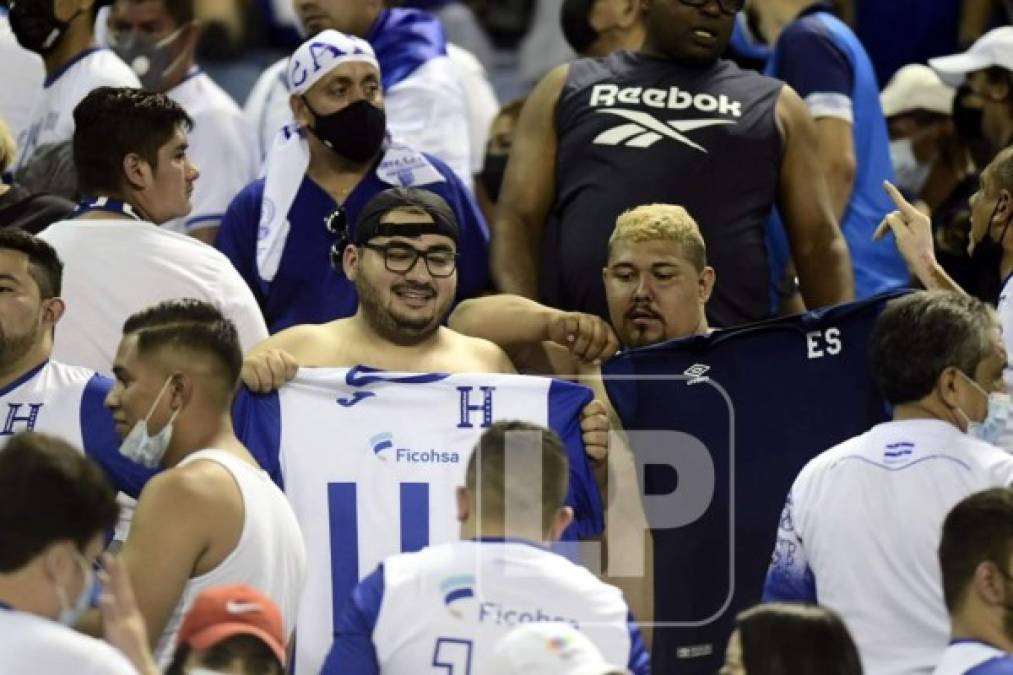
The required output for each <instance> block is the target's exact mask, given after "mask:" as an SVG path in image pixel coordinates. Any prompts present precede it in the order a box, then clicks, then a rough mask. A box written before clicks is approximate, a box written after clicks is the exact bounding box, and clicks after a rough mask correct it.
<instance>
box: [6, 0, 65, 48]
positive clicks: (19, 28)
mask: <svg viewBox="0 0 1013 675" xmlns="http://www.w3.org/2000/svg"><path fill="white" fill-rule="evenodd" d="M80 13H81V10H78V11H77V12H75V13H74V16H72V17H70V20H68V21H61V20H60V19H57V18H56V16H55V15H54V13H53V2H52V0H16V1H15V2H13V3H12V4H11V6H10V15H9V20H10V22H11V32H13V33H14V37H16V38H17V40H18V43H19V44H20V45H21V46H22V47H24V48H25V49H27V50H29V51H32V52H35V53H36V54H47V53H49V52H51V51H52V50H53V48H54V47H56V45H57V43H59V41H60V36H62V35H63V33H64V32H65V31H66V30H67V26H69V25H70V22H71V21H73V20H74V18H75V17H76V16H77V15H78V14H80Z"/></svg>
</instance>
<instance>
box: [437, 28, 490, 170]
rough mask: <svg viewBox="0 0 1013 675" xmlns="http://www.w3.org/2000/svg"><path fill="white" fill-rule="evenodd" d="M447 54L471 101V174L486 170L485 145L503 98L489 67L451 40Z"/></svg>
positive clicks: (469, 136) (469, 118)
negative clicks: (490, 79)
mask: <svg viewBox="0 0 1013 675" xmlns="http://www.w3.org/2000/svg"><path fill="white" fill-rule="evenodd" d="M447 56H448V57H449V58H450V60H451V62H452V63H453V64H454V67H455V68H457V72H458V77H460V79H461V85H462V86H463V87H464V93H465V98H466V100H467V103H468V143H469V145H470V146H471V173H472V174H478V173H481V172H482V165H483V164H484V163H485V146H486V143H487V142H488V140H489V131H490V129H491V127H492V122H493V120H495V119H496V115H497V113H499V101H498V100H497V99H496V92H495V91H493V88H492V85H491V84H490V83H489V78H488V76H487V75H486V73H485V68H483V67H482V64H481V63H480V62H479V60H478V59H477V58H475V55H474V54H472V53H471V52H469V51H468V50H466V49H462V48H461V47H458V46H457V45H452V44H450V43H449V42H448V43H447Z"/></svg>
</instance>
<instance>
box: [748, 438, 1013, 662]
mask: <svg viewBox="0 0 1013 675" xmlns="http://www.w3.org/2000/svg"><path fill="white" fill-rule="evenodd" d="M1011 483H1013V456H1011V455H1008V454H1007V453H1005V452H1004V451H1003V450H1001V449H999V448H997V447H995V446H993V445H989V444H988V443H983V442H981V441H979V440H977V439H975V438H972V437H971V436H968V435H967V434H964V433H962V432H961V431H960V430H959V429H958V428H956V427H955V426H953V425H951V424H948V423H946V422H943V421H940V420H905V421H895V422H886V423H883V424H879V425H877V426H875V427H873V428H872V429H870V430H869V431H867V432H866V433H864V434H862V435H860V436H856V437H854V438H851V439H849V440H847V441H845V442H844V443H841V444H840V445H837V446H835V447H833V448H831V449H830V450H827V451H826V452H824V453H822V454H821V455H819V456H818V457H816V458H815V459H813V460H811V461H810V462H809V463H808V464H807V465H806V466H805V468H803V469H802V471H801V472H800V473H799V475H798V478H796V479H795V483H794V485H793V486H792V488H791V492H790V494H789V495H788V500H787V503H786V505H785V508H784V512H783V513H782V514H781V521H780V524H779V527H778V531H777V544H776V546H775V549H774V555H773V560H772V562H771V567H770V570H769V572H768V574H767V583H766V587H765V589H764V600H789V601H790V600H796V601H810V602H811V601H818V602H819V604H821V605H825V606H827V607H830V608H831V609H834V610H836V611H837V612H838V613H839V614H840V615H841V617H842V618H843V619H844V622H845V623H846V624H847V626H848V628H849V629H850V631H851V635H852V636H853V637H854V639H855V643H856V644H857V645H858V651H859V654H860V655H861V657H862V664H863V666H864V669H865V672H867V673H870V674H872V675H894V674H897V675H899V674H901V673H905V674H906V673H931V672H932V669H933V668H934V667H935V665H936V664H937V663H938V662H939V658H940V656H941V655H942V653H943V650H944V649H945V648H946V644H947V640H948V638H949V628H950V620H949V616H948V615H947V612H946V607H945V605H944V603H943V591H942V574H941V573H940V570H939V561H938V557H937V549H938V547H939V539H940V536H941V532H942V525H943V520H944V519H945V518H946V515H947V514H948V513H949V512H950V509H952V508H953V507H954V506H955V505H956V504H957V503H958V502H959V501H961V500H962V499H964V498H965V497H967V496H969V495H971V494H973V493H975V492H978V491H981V490H985V489H988V488H993V487H999V486H1007V485H1010V484H1011Z"/></svg>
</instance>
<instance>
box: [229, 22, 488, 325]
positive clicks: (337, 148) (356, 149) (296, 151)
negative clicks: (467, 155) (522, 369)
mask: <svg viewBox="0 0 1013 675" xmlns="http://www.w3.org/2000/svg"><path fill="white" fill-rule="evenodd" d="M288 65H289V71H288V76H287V79H288V80H289V81H290V82H292V94H291V105H292V109H293V111H294V112H295V116H296V119H297V121H298V124H299V127H298V128H294V127H289V128H287V129H286V132H285V136H284V137H279V143H278V144H277V145H276V146H275V149H274V151H272V153H271V155H270V157H269V159H268V165H267V169H266V176H265V178H262V179H258V180H256V181H254V182H253V183H251V184H250V185H248V186H247V187H246V188H244V189H243V191H242V192H240V193H239V195H238V196H237V197H236V198H235V199H234V200H233V201H232V204H230V205H229V208H228V210H227V212H226V214H225V218H224V219H223V221H222V226H221V229H220V230H219V233H218V239H217V240H216V242H215V245H216V246H217V247H218V248H219V249H220V250H221V251H222V252H223V253H224V254H225V255H226V256H228V258H229V259H230V260H231V261H232V264H233V265H235V267H236V269H237V270H239V273H240V274H241V275H242V277H243V279H245V280H246V283H247V284H248V285H249V287H250V288H251V289H252V291H253V294H254V296H255V297H256V298H257V301H258V302H259V304H260V307H261V309H262V310H263V313H264V317H265V318H266V319H267V324H268V327H269V329H270V331H271V332H272V333H275V332H277V331H279V330H282V329H284V328H288V327H289V326H294V325H299V324H304V323H323V322H326V321H330V320H332V319H336V318H340V317H344V316H350V315H352V314H354V313H355V310H356V307H357V305H358V300H357V296H356V293H355V288H354V286H353V284H352V282H351V281H349V280H348V279H347V278H345V277H344V275H343V274H342V273H341V272H340V271H339V270H338V269H335V268H334V267H333V266H332V263H331V256H330V251H331V248H332V246H334V245H335V244H336V242H341V241H351V240H352V239H354V237H355V227H354V224H355V223H356V222H357V220H358V218H359V214H360V210H361V209H362V208H363V206H364V205H365V204H366V203H367V202H368V201H369V200H370V199H371V198H372V197H373V196H374V195H376V194H377V193H378V192H381V191H382V190H384V189H386V188H388V187H390V186H416V187H423V188H425V189H427V190H431V191H432V192H434V193H436V194H438V195H440V196H441V197H443V198H444V199H445V200H446V201H447V203H449V204H450V205H451V207H452V208H453V211H454V215H455V216H456V218H457V221H458V223H459V225H460V231H461V236H460V247H461V251H462V256H461V264H460V270H459V274H460V286H459V293H460V296H462V297H468V296H471V295H474V294H476V293H478V292H480V291H482V290H484V289H485V288H486V286H487V285H488V257H487V253H486V248H487V245H488V231H487V227H486V224H485V221H484V219H483V218H482V215H481V213H480V212H479V210H478V206H477V205H476V204H475V202H474V199H473V198H472V197H471V195H470V193H469V191H468V189H467V188H466V187H465V186H464V184H463V183H462V182H461V180H460V179H459V178H458V177H457V176H456V174H455V173H454V172H453V171H451V169H450V168H449V167H447V165H446V164H444V163H443V162H441V161H440V160H439V159H437V158H435V157H433V156H430V155H427V154H424V153H421V152H417V151H416V150H415V149H413V148H410V147H407V146H404V145H399V144H397V143H396V142H389V141H387V142H386V143H385V128H387V127H386V126H385V124H386V109H387V105H388V104H389V101H386V100H385V98H384V96H383V93H382V91H381V89H380V79H381V75H380V71H379V70H378V66H377V62H376V59H375V57H374V56H373V50H372V48H371V47H370V46H369V44H368V43H367V42H365V41H364V40H361V39H359V38H356V37H350V36H347V35H343V34H341V33H338V32H337V31H333V30H327V31H324V32H322V33H319V34H318V35H317V36H316V37H314V38H311V39H310V40H308V41H306V42H305V43H304V44H303V45H302V46H301V47H299V49H298V50H296V52H295V54H294V55H293V56H292V58H291V59H289V60H288ZM343 247H344V246H343V244H340V243H339V244H338V247H337V249H336V250H337V251H338V255H339V256H340V251H341V250H342V249H343Z"/></svg>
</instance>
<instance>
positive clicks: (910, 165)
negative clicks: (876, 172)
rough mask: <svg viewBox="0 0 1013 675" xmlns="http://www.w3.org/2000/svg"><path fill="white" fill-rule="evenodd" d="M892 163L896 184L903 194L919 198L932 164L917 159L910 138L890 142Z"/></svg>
mask: <svg viewBox="0 0 1013 675" xmlns="http://www.w3.org/2000/svg"><path fill="white" fill-rule="evenodd" d="M890 163H891V164H893V173H894V183H895V184H896V185H897V187H898V188H900V190H901V192H904V193H907V194H909V195H912V196H915V197H917V196H918V195H919V194H920V193H921V191H922V188H923V187H925V181H926V180H928V177H929V171H931V169H932V162H919V161H918V158H917V157H915V151H914V145H913V144H912V143H911V139H910V138H898V139H897V140H895V141H890Z"/></svg>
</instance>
